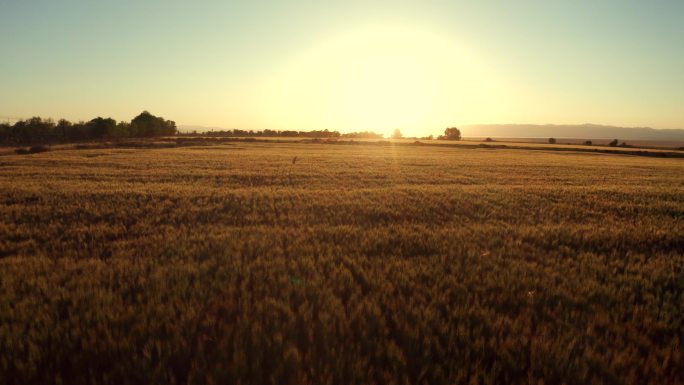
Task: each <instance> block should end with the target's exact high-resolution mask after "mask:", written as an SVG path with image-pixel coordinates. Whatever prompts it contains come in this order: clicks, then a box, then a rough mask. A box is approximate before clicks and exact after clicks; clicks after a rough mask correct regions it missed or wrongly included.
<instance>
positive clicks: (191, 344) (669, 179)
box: [0, 141, 684, 384]
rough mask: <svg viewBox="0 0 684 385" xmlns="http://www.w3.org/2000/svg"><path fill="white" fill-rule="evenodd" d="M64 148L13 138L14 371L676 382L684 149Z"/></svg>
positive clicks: (116, 378) (5, 299)
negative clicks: (680, 155) (23, 146)
mask: <svg viewBox="0 0 684 385" xmlns="http://www.w3.org/2000/svg"><path fill="white" fill-rule="evenodd" d="M561 142H562V141H561ZM447 144H448V143H447ZM494 144H497V143H494ZM57 149H59V151H50V152H46V153H40V154H32V155H13V154H11V151H9V150H8V151H6V152H5V155H3V156H1V157H0V186H2V189H0V383H1V384H47V383H56V384H61V383H63V384H86V383H102V384H126V383H136V384H137V383H140V384H173V383H175V384H181V383H182V384H185V383H191V384H205V383H228V384H230V383H241V384H266V383H273V384H286V383H291V384H307V383H316V384H362V383H363V384H366V383H378V384H385V383H388V384H389V383H396V384H459V383H464V384H465V383H473V384H480V383H482V384H501V383H520V384H528V383H535V384H544V383H545V384H559V383H567V384H591V383H605V384H647V383H651V384H674V383H682V382H684V365H682V362H684V354H683V352H682V343H683V342H684V323H683V321H684V312H683V311H682V309H684V295H683V293H684V159H674V158H673V159H667V158H655V157H645V156H626V155H619V154H605V153H581V152H574V151H563V152H560V151H558V152H555V151H540V150H534V149H507V148H489V149H487V148H461V147H449V146H421V145H415V146H413V145H391V144H388V145H382V146H370V145H368V146H360V145H359V146H352V145H329V144H317V143H288V142H285V141H283V142H280V143H262V142H231V143H221V144H216V145H213V146H187V147H179V148H93V149H80V150H77V149H71V148H67V147H62V148H57ZM10 150H11V149H10ZM569 150H571V149H569Z"/></svg>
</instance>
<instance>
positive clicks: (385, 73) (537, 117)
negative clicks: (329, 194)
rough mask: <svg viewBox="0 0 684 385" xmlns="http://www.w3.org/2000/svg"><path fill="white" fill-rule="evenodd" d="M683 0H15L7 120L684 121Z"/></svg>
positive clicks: (214, 123) (292, 123)
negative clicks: (142, 115) (146, 116)
mask: <svg viewBox="0 0 684 385" xmlns="http://www.w3.org/2000/svg"><path fill="white" fill-rule="evenodd" d="M683 16H684V2H682V1H665V0H663V1H653V2H648V3H646V2H641V1H631V0H629V1H628V0H625V1H618V0H612V1H601V2H595V1H588V0H581V1H574V2H560V1H559V2H556V1H551V2H550V1H518V2H514V1H482V2H465V1H424V2H416V1H349V2H331V1H313V0H311V1H275V0H272V1H253V2H237V1H224V2H219V1H204V2H193V3H191V2H185V1H177V0H173V1H170V0H168V1H145V2H144V3H142V2H137V1H131V0H123V1H116V2H92V1H85V0H66V1H60V2H54V1H47V0H36V1H19V0H7V1H3V2H2V3H0V48H1V49H2V53H3V59H2V60H0V85H2V88H1V89H2V92H0V118H2V117H5V118H6V117H21V118H27V117H31V116H36V115H38V116H42V117H53V118H62V117H64V118H67V119H70V120H85V119H90V118H92V117H95V116H111V117H113V118H115V119H117V120H129V119H130V118H132V117H133V116H135V115H137V114H138V113H139V112H140V111H141V110H143V109H146V110H149V111H152V112H154V113H155V114H158V115H162V116H164V117H167V118H169V119H173V120H175V121H176V122H177V123H179V124H180V125H181V126H183V125H186V126H187V125H197V126H207V127H226V128H241V129H264V128H270V129H280V130H286V129H294V130H308V129H326V128H327V129H332V130H339V131H343V132H345V131H358V130H374V131H377V132H383V133H388V132H389V131H391V130H392V129H394V128H400V129H401V130H402V132H404V133H405V134H406V135H416V136H420V135H425V134H434V133H438V132H439V131H440V130H441V129H443V127H446V126H452V125H464V124H476V123H502V124H503V123H533V124H534V123H536V124H544V123H559V124H577V123H587V122H592V123H599V124H608V125H619V126H638V127H644V126H650V127H655V128H684V114H682V112H681V111H682V109H683V107H684V71H683V70H682V68H684V50H683V49H682V43H683V42H684V23H682V22H681V20H682V17H683Z"/></svg>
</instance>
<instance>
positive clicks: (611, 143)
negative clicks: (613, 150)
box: [608, 139, 618, 147]
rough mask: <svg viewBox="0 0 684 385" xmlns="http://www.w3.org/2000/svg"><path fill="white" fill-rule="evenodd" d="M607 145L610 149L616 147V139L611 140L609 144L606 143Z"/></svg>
mask: <svg viewBox="0 0 684 385" xmlns="http://www.w3.org/2000/svg"><path fill="white" fill-rule="evenodd" d="M608 145H609V146H610V147H616V146H617V145H618V140H617V139H613V140H612V141H611V142H610V143H608Z"/></svg>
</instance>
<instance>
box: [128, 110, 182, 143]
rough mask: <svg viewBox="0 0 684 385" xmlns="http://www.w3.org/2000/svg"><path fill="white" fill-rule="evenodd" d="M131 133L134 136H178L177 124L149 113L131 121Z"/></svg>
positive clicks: (141, 114) (144, 112)
mask: <svg viewBox="0 0 684 385" xmlns="http://www.w3.org/2000/svg"><path fill="white" fill-rule="evenodd" d="M131 131H132V133H133V135H134V136H146V137H149V136H166V135H175V134H176V131H177V130H176V123H175V122H173V121H171V120H164V118H162V117H157V116H154V115H152V114H150V113H149V112H147V111H143V112H142V113H140V115H138V116H136V117H135V118H133V120H131Z"/></svg>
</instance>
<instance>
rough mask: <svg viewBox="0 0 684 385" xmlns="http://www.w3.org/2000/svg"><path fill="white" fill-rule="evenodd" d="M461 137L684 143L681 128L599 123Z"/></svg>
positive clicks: (483, 129) (490, 128)
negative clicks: (671, 141) (669, 141)
mask: <svg viewBox="0 0 684 385" xmlns="http://www.w3.org/2000/svg"><path fill="white" fill-rule="evenodd" d="M459 128H460V129H461V132H462V133H463V136H466V137H468V136H470V137H486V136H491V137H500V138H550V137H554V138H578V139H621V140H676V141H684V130H682V129H667V130H665V129H663V130H661V129H654V128H650V127H616V126H602V125H599V124H579V125H572V124H477V125H468V126H461V127H459Z"/></svg>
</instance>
